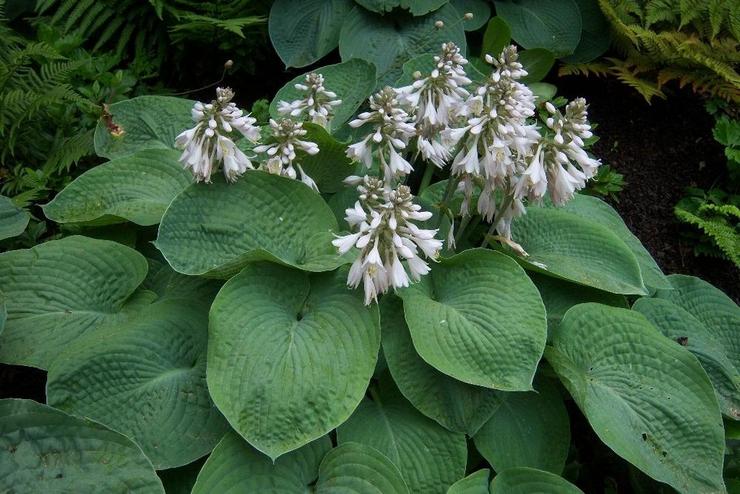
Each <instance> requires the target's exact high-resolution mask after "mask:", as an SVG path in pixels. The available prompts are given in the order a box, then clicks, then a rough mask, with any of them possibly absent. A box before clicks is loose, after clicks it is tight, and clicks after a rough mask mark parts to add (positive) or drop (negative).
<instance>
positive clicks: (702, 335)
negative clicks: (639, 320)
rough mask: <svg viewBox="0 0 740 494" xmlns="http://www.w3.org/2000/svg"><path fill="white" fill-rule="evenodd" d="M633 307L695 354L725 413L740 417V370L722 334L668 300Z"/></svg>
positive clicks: (640, 302)
mask: <svg viewBox="0 0 740 494" xmlns="http://www.w3.org/2000/svg"><path fill="white" fill-rule="evenodd" d="M632 308H633V309H634V310H636V311H637V312H639V313H641V314H642V315H644V316H645V317H646V318H647V319H648V320H649V321H650V322H651V323H653V325H654V326H655V327H656V328H658V330H659V331H660V332H661V333H663V334H664V335H665V336H667V337H668V338H670V339H672V340H674V341H676V342H677V343H679V344H681V345H683V346H685V347H686V348H687V349H688V350H689V351H690V352H691V353H693V354H694V355H696V358H697V359H699V362H700V363H701V365H702V367H704V370H705V371H706V372H707V375H708V376H709V379H710V381H712V385H713V386H714V390H715V391H716V392H717V399H718V400H719V403H720V408H721V409H722V413H724V414H725V415H727V416H728V417H731V418H733V419H735V420H738V419H740V372H738V369H737V367H735V365H734V364H733V362H732V360H731V358H730V352H729V350H730V348H728V347H726V346H725V345H723V339H722V337H721V335H715V334H714V333H713V331H712V330H710V329H708V328H707V327H706V326H705V325H704V324H703V323H702V322H701V321H699V320H698V319H696V318H695V317H694V316H692V315H691V314H690V313H689V312H686V311H685V310H684V309H682V308H681V307H679V306H677V305H676V304H674V303H672V302H669V301H668V300H663V299H655V298H641V299H639V300H638V301H637V302H635V305H634V306H633V307H632ZM737 327H740V326H737Z"/></svg>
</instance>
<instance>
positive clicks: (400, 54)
mask: <svg viewBox="0 0 740 494" xmlns="http://www.w3.org/2000/svg"><path fill="white" fill-rule="evenodd" d="M461 17H462V16H461V14H459V13H458V12H457V10H455V7H453V6H452V5H449V4H448V5H445V6H443V7H442V8H440V9H439V10H437V11H435V12H433V13H431V14H427V15H425V16H421V17H414V18H411V19H405V20H404V21H403V22H399V21H398V19H396V18H395V17H394V16H382V15H378V14H375V13H373V12H370V11H368V10H365V9H363V8H362V7H360V6H359V5H358V6H356V7H355V8H354V9H352V12H350V13H349V15H348V16H347V19H346V20H345V22H344V24H343V25H342V32H341V34H340V35H339V53H340V54H341V56H342V60H349V59H351V58H361V59H363V60H367V61H369V62H372V63H373V64H374V65H375V67H376V68H377V70H378V74H377V75H378V79H379V85H380V86H383V85H385V84H392V83H394V82H395V81H396V80H398V78H399V77H400V76H401V74H402V67H403V64H404V62H406V61H407V60H409V59H411V58H414V57H416V56H418V55H422V54H424V53H436V52H438V51H439V50H440V47H441V45H442V43H446V42H448V41H452V42H454V43H455V44H457V45H458V46H459V47H460V49H461V50H462V51H463V53H464V52H465V49H466V43H465V31H464V29H463V26H462V23H461V22H460V19H461ZM437 21H442V22H443V23H444V27H443V28H441V29H438V28H436V27H435V23H436V22H437Z"/></svg>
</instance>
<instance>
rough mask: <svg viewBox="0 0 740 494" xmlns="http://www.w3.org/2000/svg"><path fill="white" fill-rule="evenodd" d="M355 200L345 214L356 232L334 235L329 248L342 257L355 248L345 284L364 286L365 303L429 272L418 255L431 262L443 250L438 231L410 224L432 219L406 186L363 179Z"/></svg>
mask: <svg viewBox="0 0 740 494" xmlns="http://www.w3.org/2000/svg"><path fill="white" fill-rule="evenodd" d="M358 190H359V192H360V196H359V200H358V201H357V202H356V203H355V205H354V207H352V208H348V209H347V210H346V214H347V217H346V220H347V223H349V225H350V226H351V227H352V229H353V230H355V231H354V233H350V234H347V235H343V236H338V237H337V238H336V239H335V240H334V241H333V242H332V243H333V244H334V246H335V247H336V248H337V250H338V251H339V253H340V254H344V253H346V252H348V251H350V250H351V249H352V248H353V247H356V248H358V249H360V255H359V256H358V258H357V259H356V260H355V262H354V263H353V264H352V266H351V267H350V270H349V275H348V277H347V285H348V286H350V287H352V288H356V287H358V286H359V285H360V283H362V284H363V288H364V290H365V304H366V305H369V304H370V303H371V302H372V301H377V298H378V295H379V294H381V293H385V292H387V291H388V289H390V288H391V287H392V288H393V289H394V290H395V289H397V288H402V287H406V286H409V284H410V283H411V281H418V280H419V279H421V277H422V276H423V275H425V274H427V273H428V272H429V265H428V264H427V262H426V261H425V260H424V259H422V257H421V256H420V255H419V251H421V253H422V254H423V255H424V256H425V257H427V258H429V259H432V260H435V259H436V258H437V256H438V255H439V251H440V250H441V249H442V241H441V240H437V239H436V238H435V235H436V233H437V230H426V229H422V228H419V227H418V226H417V225H416V224H414V223H413V222H414V221H426V220H428V219H429V218H431V216H432V214H431V213H429V212H426V211H422V210H421V207H420V206H418V205H416V204H414V203H413V195H412V194H411V190H410V189H409V188H408V187H407V186H405V185H399V186H398V187H397V188H396V189H390V188H387V187H386V185H385V184H384V183H383V181H382V180H380V179H377V178H374V177H369V176H365V177H364V179H363V182H362V184H360V185H359V186H358Z"/></svg>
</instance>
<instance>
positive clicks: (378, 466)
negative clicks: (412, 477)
mask: <svg viewBox="0 0 740 494" xmlns="http://www.w3.org/2000/svg"><path fill="white" fill-rule="evenodd" d="M350 492H351V493H353V494H355V493H356V494H381V493H382V494H407V493H408V492H409V489H408V487H407V486H406V483H405V482H404V480H403V478H402V477H401V472H400V471H399V470H398V467H397V466H396V465H394V464H393V462H391V460H389V459H388V457H387V456H385V455H383V454H381V453H380V452H379V451H378V450H376V449H374V448H371V447H369V446H367V445H364V444H359V443H352V442H349V443H344V444H341V445H339V446H338V447H336V448H334V449H333V450H331V451H329V453H328V454H327V455H326V457H325V458H324V461H322V462H321V466H320V467H319V481H318V482H317V483H316V494H346V493H350Z"/></svg>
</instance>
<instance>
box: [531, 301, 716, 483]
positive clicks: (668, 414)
mask: <svg viewBox="0 0 740 494" xmlns="http://www.w3.org/2000/svg"><path fill="white" fill-rule="evenodd" d="M545 355H546V357H547V360H548V361H549V362H550V364H551V365H552V367H553V368H554V369H555V372H556V373H557V374H558V375H559V376H560V379H561V381H562V382H563V384H565V386H566V388H568V391H569V392H570V394H571V395H572V396H573V398H574V400H575V402H576V403H577V404H578V406H579V408H580V409H581V411H582V412H583V414H584V415H585V416H586V418H587V419H588V421H589V423H590V424H591V427H592V428H593V429H594V431H595V432H596V434H597V435H598V436H599V438H600V439H601V440H602V441H604V443H606V445H607V446H609V447H610V448H611V449H612V450H613V451H614V452H615V453H616V454H618V455H619V456H621V457H622V458H624V459H625V460H627V461H629V462H630V463H632V464H633V465H635V466H636V467H637V468H639V469H640V470H642V471H643V472H645V473H646V474H648V475H649V476H650V477H652V478H654V479H656V480H658V481H660V482H665V483H667V484H669V485H671V486H672V487H673V488H675V489H676V490H678V491H679V492H682V493H686V494H688V493H699V492H707V493H709V492H724V484H723V483H722V461H723V454H724V433H723V430H722V419H721V416H720V412H719V406H718V404H717V399H716V397H715V396H714V391H713V389H712V385H711V383H710V381H709V379H708V378H707V375H706V373H705V372H704V370H703V369H702V368H701V365H700V364H699V362H698V361H697V360H696V357H694V356H693V355H692V354H691V353H690V352H688V351H687V350H686V349H685V348H683V347H681V346H680V345H677V344H676V343H675V342H672V341H670V340H669V339H667V338H665V337H664V336H663V335H662V334H660V333H659V332H658V331H657V330H656V329H655V328H654V327H653V326H652V325H651V324H650V323H649V322H648V321H647V319H645V317H644V316H642V315H641V314H639V313H637V312H635V311H631V310H627V309H618V308H613V307H607V306H604V305H600V304H593V303H588V304H581V305H577V306H575V307H573V308H572V309H570V310H569V311H568V313H567V314H566V315H565V318H563V322H562V323H561V324H560V327H559V328H558V331H556V332H555V334H554V335H553V347H551V348H548V349H547V351H546V352H545Z"/></svg>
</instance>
